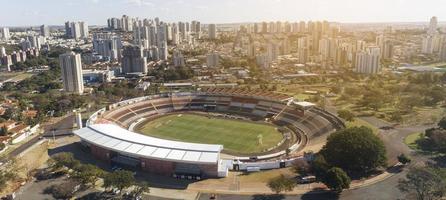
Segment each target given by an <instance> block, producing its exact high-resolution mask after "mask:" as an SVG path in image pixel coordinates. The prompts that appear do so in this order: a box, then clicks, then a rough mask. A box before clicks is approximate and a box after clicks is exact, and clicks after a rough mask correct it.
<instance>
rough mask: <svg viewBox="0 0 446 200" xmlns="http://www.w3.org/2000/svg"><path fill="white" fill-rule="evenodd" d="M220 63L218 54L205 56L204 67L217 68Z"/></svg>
mask: <svg viewBox="0 0 446 200" xmlns="http://www.w3.org/2000/svg"><path fill="white" fill-rule="evenodd" d="M219 63H220V55H218V53H216V52H213V53H210V54H208V55H207V56H206V65H207V66H208V67H217V66H218V65H219Z"/></svg>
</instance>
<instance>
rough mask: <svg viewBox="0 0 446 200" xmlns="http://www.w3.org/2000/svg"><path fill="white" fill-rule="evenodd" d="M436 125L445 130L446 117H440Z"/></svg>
mask: <svg viewBox="0 0 446 200" xmlns="http://www.w3.org/2000/svg"><path fill="white" fill-rule="evenodd" d="M438 126H439V127H440V128H442V129H445V130H446V117H443V118H441V120H440V121H439V122H438Z"/></svg>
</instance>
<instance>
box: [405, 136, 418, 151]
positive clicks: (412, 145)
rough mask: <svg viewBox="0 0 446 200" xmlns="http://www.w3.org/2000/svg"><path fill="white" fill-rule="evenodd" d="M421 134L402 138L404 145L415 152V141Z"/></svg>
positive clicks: (416, 146) (416, 147)
mask: <svg viewBox="0 0 446 200" xmlns="http://www.w3.org/2000/svg"><path fill="white" fill-rule="evenodd" d="M422 134H423V133H412V134H410V135H408V136H407V137H406V138H404V143H405V144H406V145H407V146H408V147H410V148H411V149H414V150H417V149H419V147H418V145H417V143H416V141H417V140H418V139H419V138H420V136H421V135H422Z"/></svg>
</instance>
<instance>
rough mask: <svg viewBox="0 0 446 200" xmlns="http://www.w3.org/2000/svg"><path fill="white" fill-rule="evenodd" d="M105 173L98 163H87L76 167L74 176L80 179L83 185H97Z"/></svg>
mask: <svg viewBox="0 0 446 200" xmlns="http://www.w3.org/2000/svg"><path fill="white" fill-rule="evenodd" d="M103 174H104V171H102V170H101V169H99V168H98V167H97V166H96V165H92V164H86V165H80V166H78V167H77V168H76V169H75V172H74V174H73V178H74V179H77V180H79V181H80V182H81V183H82V184H83V185H87V184H91V185H92V186H96V182H97V181H98V180H99V178H100V177H101V176H102V175H103Z"/></svg>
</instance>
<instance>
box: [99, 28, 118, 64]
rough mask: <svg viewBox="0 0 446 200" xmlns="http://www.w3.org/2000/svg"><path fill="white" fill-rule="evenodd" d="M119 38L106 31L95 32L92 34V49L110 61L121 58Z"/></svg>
mask: <svg viewBox="0 0 446 200" xmlns="http://www.w3.org/2000/svg"><path fill="white" fill-rule="evenodd" d="M121 48H122V42H121V38H120V37H119V36H116V35H112V34H109V33H108V34H107V33H96V34H94V35H93V50H94V51H95V52H96V53H98V54H100V55H102V56H104V57H106V58H108V59H109V60H111V61H117V60H120V59H121Z"/></svg>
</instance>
